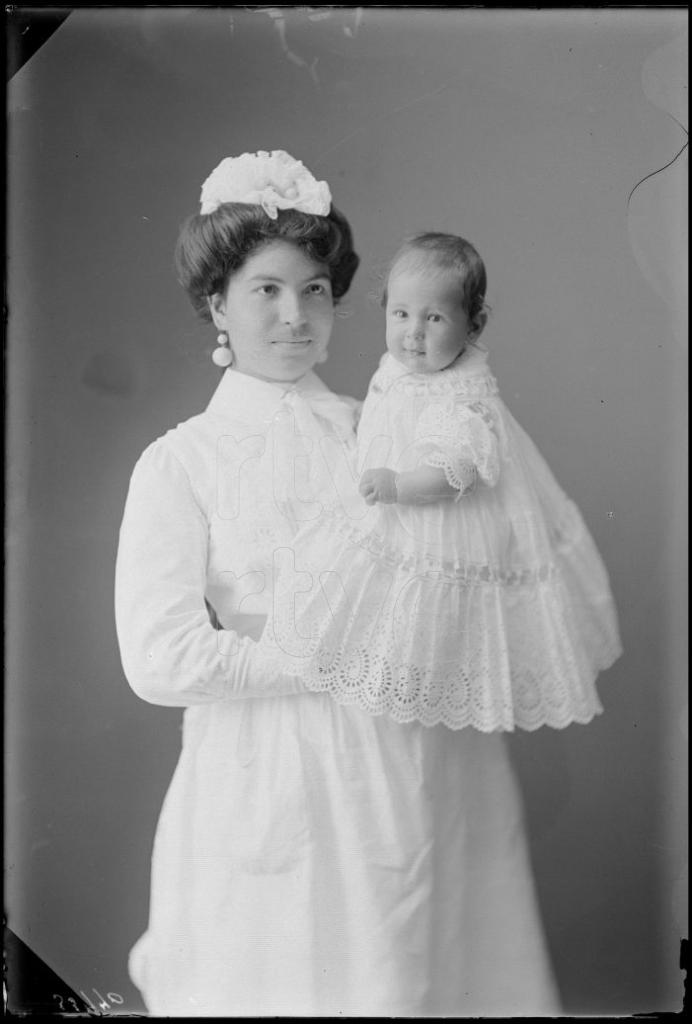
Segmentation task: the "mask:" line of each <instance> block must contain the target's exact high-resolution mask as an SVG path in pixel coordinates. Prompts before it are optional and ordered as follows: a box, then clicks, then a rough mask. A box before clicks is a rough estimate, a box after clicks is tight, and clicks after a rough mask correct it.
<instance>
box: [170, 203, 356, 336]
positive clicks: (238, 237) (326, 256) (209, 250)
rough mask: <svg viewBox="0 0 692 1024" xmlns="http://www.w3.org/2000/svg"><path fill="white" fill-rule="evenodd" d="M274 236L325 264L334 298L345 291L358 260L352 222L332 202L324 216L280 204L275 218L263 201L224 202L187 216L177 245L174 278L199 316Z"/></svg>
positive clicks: (206, 314) (204, 315) (206, 312)
mask: <svg viewBox="0 0 692 1024" xmlns="http://www.w3.org/2000/svg"><path fill="white" fill-rule="evenodd" d="M276 241H285V242H291V243H292V244H294V245H297V246H298V247H299V248H301V249H302V250H303V251H304V252H305V254H306V255H307V256H308V257H309V258H310V259H312V260H314V261H315V262H316V263H321V264H323V265H324V266H326V267H327V270H328V271H329V276H330V279H331V282H332V294H333V296H334V299H335V300H338V299H340V298H342V297H343V296H344V295H345V294H346V292H347V291H348V289H349V287H350V284H351V281H352V279H353V275H354V274H355V272H356V270H357V268H358V264H359V262H360V260H359V257H358V255H357V254H356V252H355V251H354V249H353V236H352V233H351V227H350V225H349V223H348V221H347V220H346V218H345V217H344V215H343V214H342V213H340V212H339V211H338V210H336V209H335V208H334V207H333V206H332V208H331V210H330V212H329V214H328V215H327V216H324V217H323V216H319V215H317V214H311V213H302V212H301V211H299V210H279V211H278V215H277V218H276V220H273V219H272V218H271V217H270V216H269V215H268V214H267V213H265V211H264V210H263V209H262V207H261V206H255V205H253V204H249V203H223V204H222V205H221V206H219V207H218V208H217V209H216V210H214V212H213V213H206V214H194V215H193V216H191V217H188V218H187V220H186V221H185V222H184V223H183V225H182V227H181V229H180V234H179V236H178V241H177V244H176V248H175V265H176V270H177V274H178V280H179V281H180V283H181V284H182V286H183V288H184V289H185V290H186V292H187V294H188V297H189V299H190V302H191V303H192V305H193V307H194V308H195V310H196V311H197V313H198V314H199V316H200V317H201V318H202V319H203V320H206V321H210V320H211V314H210V311H209V302H208V300H209V297H210V296H212V295H214V294H217V293H219V292H223V291H224V290H225V288H226V286H227V283H228V280H229V278H230V277H231V275H232V274H234V273H235V272H236V271H238V270H240V268H241V267H242V266H243V264H244V262H245V260H246V259H247V258H248V257H249V256H251V255H252V254H253V253H254V252H256V251H257V250H258V249H260V248H262V247H263V246H265V245H267V244H269V243H270V242H276Z"/></svg>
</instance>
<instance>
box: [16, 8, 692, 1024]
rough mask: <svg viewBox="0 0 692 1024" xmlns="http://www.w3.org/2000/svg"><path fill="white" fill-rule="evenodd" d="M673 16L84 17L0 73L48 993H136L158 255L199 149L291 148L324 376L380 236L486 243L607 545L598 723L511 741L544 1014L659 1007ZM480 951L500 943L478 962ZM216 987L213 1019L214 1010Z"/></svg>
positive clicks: (163, 346) (29, 878) (173, 293)
mask: <svg viewBox="0 0 692 1024" xmlns="http://www.w3.org/2000/svg"><path fill="white" fill-rule="evenodd" d="M686 25H687V15H686V11H684V9H683V10H670V9H669V10H664V9H658V10H657V9H655V8H652V9H646V8H639V9H630V10H627V9H615V10H610V11H609V10H605V9H601V10H598V9H593V10H554V11H552V12H551V11H531V10H511V9H510V10H504V11H494V10H492V9H488V10H467V9H454V8H451V9H444V8H441V9H438V10H423V9H420V10H417V9H415V8H413V9H411V8H409V9H406V8H400V9H379V10H370V9H359V8H330V7H324V8H310V7H306V8H227V9H225V10H223V9H222V10H208V11H204V10H195V9H190V8H178V9H176V8H171V9H168V10H166V9H158V10H156V9H149V10H148V9H145V8H144V9H142V10H139V11H137V10H109V9H101V10H86V9H85V10H78V11H75V12H73V13H72V14H71V15H70V16H69V17H68V19H67V20H66V21H65V22H64V24H63V25H62V26H61V27H60V28H59V29H58V30H57V32H56V33H55V35H53V36H52V38H51V39H50V40H49V41H48V42H47V43H46V44H45V45H44V46H43V47H42V48H41V49H40V50H39V51H38V52H37V53H36V54H35V55H34V56H33V57H32V58H31V60H30V61H29V62H28V63H27V64H26V65H25V66H24V67H23V68H22V69H21V70H20V71H19V72H17V74H16V75H15V76H14V78H13V80H12V82H11V84H10V87H9V111H10V113H9V204H8V206H9V349H8V352H9V359H8V377H7V384H8V390H7V395H8V421H7V422H8V428H9V435H8V436H9V462H8V486H9V506H8V519H7V565H8V604H7V619H6V622H7V654H6V669H7V673H8V675H7V678H8V686H7V690H6V722H7V729H6V744H7V745H6V751H7V776H6V778H7V782H6V798H7V802H6V807H7V812H6V821H7V825H8V832H7V834H8V841H7V842H8V845H7V876H6V878H7V890H6V892H7V895H6V907H7V913H8V918H9V923H10V926H11V927H12V928H13V929H14V931H15V932H16V933H17V934H18V935H19V936H20V938H22V939H23V941H24V942H26V943H27V944H28V945H29V946H30V947H31V948H32V949H33V950H34V951H36V952H37V953H38V954H39V955H40V956H41V957H42V958H43V959H44V960H45V961H46V962H47V963H48V964H49V965H50V966H51V967H52V968H53V969H54V970H55V971H57V973H58V974H59V975H60V976H61V977H62V978H64V979H65V980H66V981H67V982H68V983H69V984H70V985H71V986H72V987H73V988H74V989H75V990H79V991H82V992H84V993H86V994H90V993H91V990H92V988H93V989H96V990H98V991H99V992H100V993H101V994H103V995H105V994H106V993H107V992H110V993H114V994H117V995H118V996H120V998H121V1000H122V1002H121V1003H119V1004H118V1003H117V1000H114V1001H113V1011H114V1012H116V1011H119V1012H123V1011H130V1012H137V1011H140V1010H141V1009H142V1004H141V1001H140V1000H139V997H138V995H137V993H136V991H135V989H134V988H133V986H132V985H131V983H130V982H129V980H128V978H127V973H126V956H127V952H128V949H129V948H130V946H131V945H132V943H133V942H134V941H135V939H136V938H137V937H138V936H139V934H140V933H141V932H142V930H143V929H144V927H145V924H146V920H147V901H148V888H149V865H150V855H151V845H152V839H153V833H154V827H155V823H156V819H157V815H158V812H159V808H160V804H161V800H162V798H163V795H164V792H165V789H166V786H167V784H168V781H169V779H170V776H171V774H172V771H173V767H174V764H175V761H176V757H177V753H178V749H179V743H180V722H181V712H180V711H178V710H173V709H167V708H159V707H153V706H150V705H147V704H145V703H143V702H142V701H140V700H139V699H138V698H137V697H135V696H134V694H133V693H132V692H131V691H130V690H129V688H128V686H127V683H126V681H125V679H124V677H123V673H122V671H121V667H120V662H119V657H118V649H117V644H116V636H115V631H114V624H113V607H112V605H113V600H112V593H113V566H114V560H115V555H116V546H117V539H118V528H119V523H120V517H121V514H122V508H123V502H124V500H125V495H126V490H127V485H128V479H129V475H130V472H131V470H132V467H133V464H134V462H135V460H136V459H137V457H138V455H139V454H140V452H141V451H142V449H143V448H144V447H145V446H146V445H147V444H148V443H149V442H150V441H151V440H153V439H154V438H155V437H157V436H158V435H159V434H161V433H162V432H163V431H164V430H166V429H167V428H168V427H170V426H173V425H175V424H176V423H177V422H179V421H180V420H183V419H185V418H186V417H188V416H190V415H193V414H194V413H196V412H198V411H200V410H201V409H202V408H203V407H204V406H205V404H206V402H207V401H208V398H209V396H210V394H211V392H212V390H213V388H214V387H215V385H216V382H217V380H218V372H219V371H218V370H216V369H215V367H214V366H213V365H212V363H211V360H210V358H209V354H210V352H211V350H212V349H213V347H214V344H215V337H214V332H213V330H212V329H211V328H205V327H204V326H202V325H198V324H197V323H196V322H195V320H194V318H193V315H192V312H191V310H190V309H189V307H188V305H187V300H186V298H185V296H184V295H183V293H182V291H181V290H180V289H179V287H178V285H177V283H176V281H175V278H174V273H173V269H172V249H173V245H174V241H175V237H176V233H177V229H178V226H179V224H180V222H181V221H182V219H183V217H184V216H185V215H187V214H188V213H190V212H193V211H194V210H195V209H196V208H197V203H198V198H199V190H200V186H201V183H202V181H203V180H204V178H205V177H206V176H207V175H208V173H209V172H210V171H211V169H212V168H213V167H214V166H215V165H216V164H217V163H218V161H219V160H220V159H221V158H222V157H224V156H227V155H233V154H238V153H240V152H242V151H245V150H256V149H287V150H288V151H289V152H290V153H292V154H294V155H296V156H298V157H300V158H301V159H302V160H304V161H305V163H306V164H307V166H308V167H309V168H310V169H311V170H312V171H313V172H314V173H315V174H316V176H317V177H319V178H325V179H326V180H327V181H328V182H329V183H330V185H331V187H332V192H333V195H334V198H335V202H336V204H337V205H338V206H339V207H340V208H341V209H343V210H344V211H345V212H346V213H347V215H348V216H349V218H350V219H351V221H352V224H353V228H354V232H355V238H356V241H357V247H358V249H359V252H360V253H361V256H362V269H361V270H360V271H359V273H358V275H357V278H356V282H355V285H354V287H353V290H352V293H351V295H350V296H349V297H348V299H347V301H346V303H345V311H346V312H348V314H349V315H348V316H345V317H343V318H339V320H338V321H337V326H336V330H335V334H334V337H333V341H332V344H331V350H330V359H329V362H328V363H327V364H326V365H325V366H324V367H323V377H324V379H325V380H326V382H327V383H328V384H329V385H330V386H331V387H333V388H334V389H335V390H337V391H340V392H343V393H349V394H352V395H355V396H356V397H358V398H362V397H363V396H364V394H365V390H366V386H367V382H368V379H369V377H370V375H371V374H372V373H373V371H374V370H375V368H376V366H377V362H378V359H379V356H380V354H381V352H382V350H383V331H382V318H381V313H380V310H379V308H378V306H377V303H376V300H375V299H374V298H373V296H374V293H375V292H376V290H377V287H378V284H379V280H380V275H381V271H382V266H383V263H384V261H385V260H386V258H387V257H388V255H389V254H390V253H391V251H392V250H393V248H394V247H395V246H396V245H397V244H398V242H399V240H400V239H401V238H402V236H403V235H405V234H408V233H411V232H413V231H417V230H425V229H438V230H440V229H441V230H453V231H456V232H458V233H461V234H463V235H465V236H466V237H468V238H469V239H471V240H472V241H473V242H474V243H475V244H476V245H477V247H478V248H479V249H480V251H481V253H482V254H483V255H484V257H485V259H486V262H487V266H488V270H489V277H490V290H489V296H488V297H489V301H490V304H491V306H492V307H493V313H492V316H491V319H490V323H489V326H488V328H487V330H486V334H485V339H484V340H485V342H486V344H487V346H488V347H489V348H490V350H491V352H492V365H493V367H494V369H495V371H496V373H497V375H498V377H499V380H500V384H501V387H502V389H503V393H504V397H505V399H506V401H507V403H508V404H509V406H510V408H511V409H512V410H513V412H514V414H515V415H516V416H517V418H518V419H519V421H520V422H521V423H522V424H523V425H524V426H525V428H526V429H527V430H528V431H529V433H530V434H531V435H532V437H533V438H534V439H535V440H536V442H537V443H538V445H539V447H540V448H541V450H542V451H543V453H544V455H545V456H546V457H547V459H548V461H549V462H550V464H551V465H552V467H553V469H554V470H555V472H556V475H557V476H558V478H559V480H560V481H561V483H562V485H563V486H564V488H565V489H566V490H567V491H568V493H569V494H571V495H572V496H573V497H574V498H575V500H576V501H577V502H578V504H579V505H580V507H581V509H582V511H583V513H584V515H585V518H586V520H587V522H588V525H589V527H590V528H591V530H592V532H593V534H594V536H595V538H596V542H597V544H598V545H599V547H600V550H601V551H602V553H603V555H604V558H605V560H606V562H607V565H608V567H609V570H610V573H611V576H612V583H613V589H614V592H615V596H616V600H617V602H618V606H619V610H620V614H621V621H622V634H623V642H624V648H625V654H624V656H623V658H622V659H621V660H620V661H619V662H618V663H617V664H616V665H615V667H614V668H612V669H611V670H610V671H609V672H608V673H607V674H606V675H605V676H604V677H602V680H601V683H600V692H601V695H602V699H603V702H604V704H605V714H604V715H602V716H601V717H599V718H598V719H597V720H596V721H594V722H593V723H591V724H590V725H588V726H586V727H584V726H572V727H570V728H569V729H567V730H566V731H564V732H557V731H551V730H540V731H539V732H537V733H534V734H532V735H529V734H521V735H516V736H513V737H511V741H510V743H511V748H512V752H513V756H514V758H515V761H516V766H517V771H518V774H519V778H520V780H521V783H522V787H523V791H524V795H525V802H526V812H527V816H528V822H529V828H530V835H531V843H532V850H533V858H534V865H535V870H536V875H537V880H538V887H539V893H540V898H541V904H542V908H543V914H544V919H545V925H546V929H547V933H548V939H549V942H550V947H551V950H552V954H553V958H554V962H555V968H556V971H557V975H558V978H559V982H560V986H561V989H562V994H563V998H564V1001H565V1005H566V1007H567V1009H568V1011H570V1012H572V1013H592V1014H593V1013H614V1014H630V1013H635V1012H645V1011H658V1010H678V1009H679V1008H680V1006H681V999H682V976H681V974H680V972H679V967H678V957H679V942H680V938H681V937H682V936H684V935H686V934H687V924H686V921H685V916H684V914H685V907H686V897H685V889H684V884H685V882H684V879H685V868H686V851H685V847H684V842H683V838H684V836H685V834H686V830H685V822H684V818H685V808H686V791H685V781H684V780H685V779H686V756H687V748H686V736H685V734H684V722H685V721H686V705H685V699H686V698H685V691H684V688H683V684H684V678H685V674H686V660H685V658H686V652H685V646H684V640H685V636H686V617H685V608H684V601H685V596H686V578H685V566H686V551H685V543H686V506H685V502H686V493H687V492H686V480H685V475H684V474H685V461H686V460H685V448H684V440H683V439H684V436H685V429H686V428H685V417H686V402H687V392H686V384H685V381H686V369H687V356H686V321H685V309H686V295H685V287H686V285H685V282H686V273H685V266H684V264H685V260H686V252H687V241H686V237H684V236H683V234H682V231H683V224H684V223H685V219H686V210H685V203H686V167H687V155H686V152H685V153H682V154H681V155H680V157H679V158H678V159H677V160H676V161H675V162H673V163H672V164H671V165H670V166H669V167H668V168H666V169H665V170H662V171H661V173H660V174H656V175H654V176H653V177H649V178H647V180H645V181H643V182H642V184H641V185H640V186H639V187H638V188H637V189H636V190H635V191H634V193H633V195H632V197H631V199H630V202H629V205H628V196H629V194H630V192H631V190H632V189H633V187H634V186H635V185H636V184H637V182H639V181H640V180H641V179H644V178H646V176H647V175H649V174H650V173H651V172H653V171H655V170H657V169H658V168H663V167H664V165H666V164H667V163H668V162H669V161H670V160H671V159H672V158H673V157H674V156H675V154H676V153H677V152H678V151H679V149H680V148H681V146H682V145H683V144H684V141H685V138H686V133H685V131H684V129H686V127H687V111H686V107H685V99H686V88H687V84H686V79H685V72H684V70H683V69H684V68H685V66H686V63H685V48H686ZM497 970H498V972H500V971H502V964H501V963H498V964H497ZM229 1010H230V1008H229Z"/></svg>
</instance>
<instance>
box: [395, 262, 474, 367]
mask: <svg viewBox="0 0 692 1024" xmlns="http://www.w3.org/2000/svg"><path fill="white" fill-rule="evenodd" d="M385 315H386V342H387V349H388V350H389V352H390V353H391V354H392V355H393V356H394V358H395V359H397V360H398V361H399V362H400V363H402V364H403V365H404V366H405V367H406V368H407V369H409V370H411V372H412V373H435V372H436V371H437V370H444V369H445V368H446V367H447V366H449V365H450V364H451V363H453V362H454V360H455V359H457V358H458V356H460V355H461V353H462V352H463V351H464V349H465V348H466V346H467V345H468V343H469V341H470V340H471V339H472V338H473V337H474V336H475V334H476V333H477V332H476V331H474V330H473V329H472V327H471V324H470V322H469V318H468V316H467V315H466V311H465V310H464V307H463V305H462V299H461V294H460V289H459V278H458V275H456V274H454V273H452V272H451V271H447V270H442V269H437V268H435V269H433V270H423V269H422V268H420V267H418V268H416V267H406V266H402V267H401V268H399V269H397V268H396V267H395V268H394V270H393V271H392V273H391V275H390V277H389V282H388V284H387V305H386V307H385Z"/></svg>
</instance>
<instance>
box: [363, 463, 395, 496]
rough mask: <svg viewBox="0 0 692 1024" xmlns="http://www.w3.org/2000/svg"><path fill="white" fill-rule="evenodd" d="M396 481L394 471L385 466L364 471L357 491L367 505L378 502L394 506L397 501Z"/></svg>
mask: <svg viewBox="0 0 692 1024" xmlns="http://www.w3.org/2000/svg"><path fill="white" fill-rule="evenodd" d="M396 479H397V474H396V473H395V472H394V470H393V469H387V468H386V467H385V466H381V467H379V468H377V469H366V470H365V472H364V473H363V475H362V477H361V478H360V483H359V484H358V490H359V491H360V493H361V494H362V496H363V497H364V498H365V502H366V504H367V505H374V504H375V503H376V502H378V501H381V502H382V504H383V505H395V504H396V502H397V501H398V495H397V489H396Z"/></svg>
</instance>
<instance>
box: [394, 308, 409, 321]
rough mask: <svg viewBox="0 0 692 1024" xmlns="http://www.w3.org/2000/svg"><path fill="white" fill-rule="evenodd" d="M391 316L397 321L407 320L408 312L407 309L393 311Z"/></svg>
mask: <svg viewBox="0 0 692 1024" xmlns="http://www.w3.org/2000/svg"><path fill="white" fill-rule="evenodd" d="M391 316H393V317H394V318H395V319H396V320H405V319H406V310H405V309H393V310H392V311H391Z"/></svg>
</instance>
